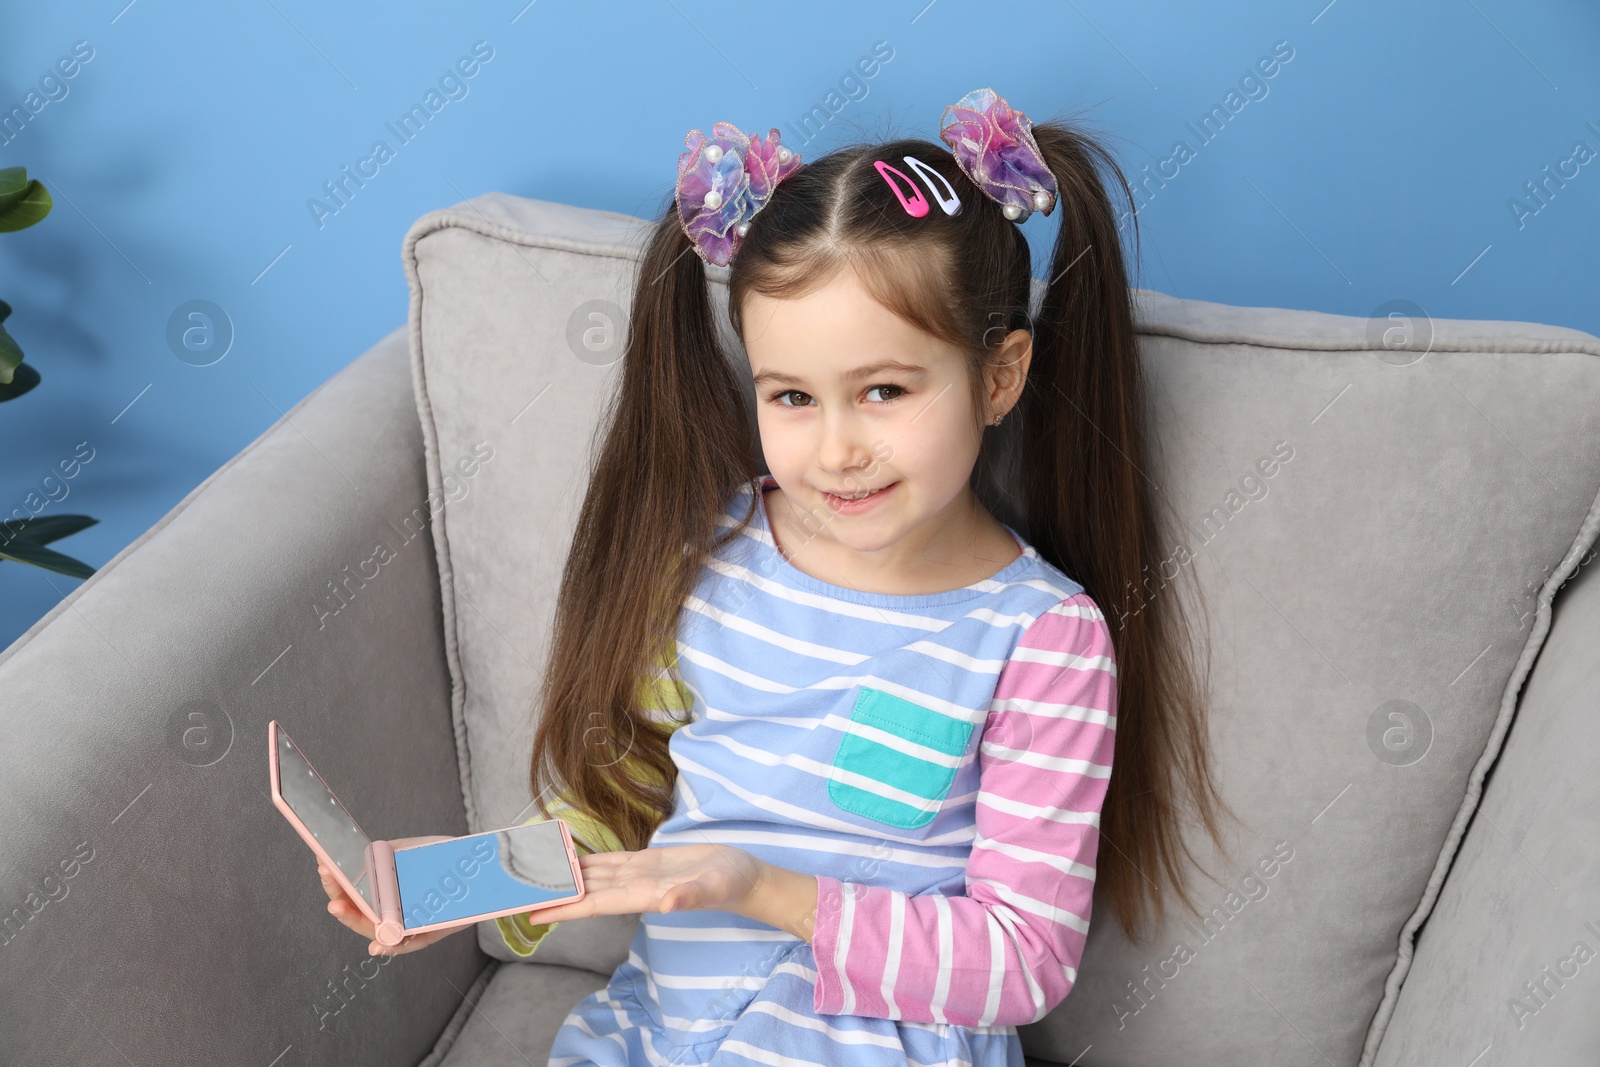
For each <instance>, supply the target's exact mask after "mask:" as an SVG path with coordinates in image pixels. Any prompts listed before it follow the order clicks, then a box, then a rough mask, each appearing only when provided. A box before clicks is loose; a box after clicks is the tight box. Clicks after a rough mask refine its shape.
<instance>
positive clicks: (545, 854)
mask: <svg viewBox="0 0 1600 1067" xmlns="http://www.w3.org/2000/svg"><path fill="white" fill-rule="evenodd" d="M394 867H395V874H396V876H397V877H398V878H399V881H400V909H401V912H402V913H403V915H404V919H405V925H406V929H408V930H409V929H415V928H416V927H419V926H428V925H431V924H433V923H442V922H450V921H452V920H455V919H468V918H471V917H473V916H475V915H488V914H491V913H493V912H497V911H504V910H506V909H508V908H518V909H524V908H526V909H531V908H536V907H538V906H540V905H541V904H548V903H550V902H551V901H553V900H560V899H561V898H562V897H570V896H572V895H574V894H575V893H577V891H578V886H577V883H576V882H575V881H574V880H573V876H572V865H571V863H570V862H569V860H568V859H567V848H566V843H565V842H564V841H563V840H562V837H561V827H560V826H559V825H558V824H557V823H555V822H553V821H544V822H535V823H528V824H527V825H525V826H513V827H511V828H509V829H506V830H499V831H496V832H494V833H488V834H477V835H475V836H473V837H458V838H455V839H453V840H450V841H436V842H433V843H431V844H427V845H417V846H414V847H412V848H403V849H399V850H397V851H396V852H395V854H394Z"/></svg>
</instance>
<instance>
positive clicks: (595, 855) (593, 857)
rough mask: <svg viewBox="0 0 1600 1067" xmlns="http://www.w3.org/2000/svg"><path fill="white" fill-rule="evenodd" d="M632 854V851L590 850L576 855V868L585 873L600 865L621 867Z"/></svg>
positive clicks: (600, 866)
mask: <svg viewBox="0 0 1600 1067" xmlns="http://www.w3.org/2000/svg"><path fill="white" fill-rule="evenodd" d="M634 855H635V853H632V852H591V853H589V854H588V855H586V856H579V857H578V869H579V870H581V871H584V872H586V873H587V872H588V871H590V870H595V869H599V868H602V867H621V866H622V865H623V864H625V863H627V862H628V861H629V860H630V859H631V858H632V857H633V856H634Z"/></svg>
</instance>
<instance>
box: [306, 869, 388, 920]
mask: <svg viewBox="0 0 1600 1067" xmlns="http://www.w3.org/2000/svg"><path fill="white" fill-rule="evenodd" d="M317 873H318V874H319V875H320V876H321V878H322V888H323V889H324V890H325V891H326V892H327V894H328V914H329V915H332V916H333V917H334V918H335V919H338V920H339V921H340V922H341V923H343V924H344V925H345V926H348V927H349V928H350V929H352V930H354V931H355V932H356V933H358V934H360V935H361V936H362V937H368V938H370V937H372V936H373V935H374V933H375V932H376V931H375V929H374V928H373V925H372V920H371V919H369V918H367V917H366V915H364V914H363V913H362V912H361V909H360V908H357V907H356V906H355V905H354V904H353V903H351V901H350V896H349V894H347V893H346V892H345V891H344V887H343V886H341V885H339V883H338V882H336V881H334V879H333V876H332V875H331V874H329V873H328V870H327V868H325V867H323V866H322V865H321V864H318V865H317Z"/></svg>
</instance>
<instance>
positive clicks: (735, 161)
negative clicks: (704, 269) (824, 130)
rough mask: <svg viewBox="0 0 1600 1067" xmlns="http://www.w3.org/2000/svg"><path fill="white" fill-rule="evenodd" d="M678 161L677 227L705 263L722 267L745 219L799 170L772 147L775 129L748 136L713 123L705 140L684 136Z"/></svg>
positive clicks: (744, 229)
mask: <svg viewBox="0 0 1600 1067" xmlns="http://www.w3.org/2000/svg"><path fill="white" fill-rule="evenodd" d="M683 144H684V148H685V149H686V151H685V152H684V153H683V154H682V155H680V156H679V157H678V182H677V186H676V191H675V195H676V198H677V202H678V224H679V225H680V226H682V227H683V232H684V233H685V234H687V235H688V237H689V240H690V241H691V242H693V243H694V250H695V253H696V254H697V255H699V257H700V258H701V259H703V260H705V261H706V262H707V263H714V264H717V265H718V266H724V265H726V264H727V263H728V261H729V260H731V259H732V258H733V254H734V253H735V252H737V251H738V250H739V245H740V243H741V242H742V241H743V240H744V235H745V234H746V233H748V232H749V231H750V220H751V219H753V218H754V217H755V216H756V213H757V212H759V211H760V210H761V209H762V208H764V207H766V206H767V201H768V200H769V199H771V197H772V193H773V190H775V189H776V188H777V187H778V183H779V182H781V181H783V179H785V178H787V177H788V176H789V175H790V174H793V173H794V172H795V171H796V170H797V169H798V168H799V167H800V157H799V156H798V155H796V154H795V153H794V152H792V151H790V150H789V149H788V148H787V147H785V146H784V145H781V144H779V143H778V131H777V130H776V129H772V130H769V131H768V132H767V136H766V137H765V138H762V137H760V136H755V137H751V136H749V135H747V134H745V133H744V132H743V131H742V130H740V129H739V127H737V126H735V125H733V124H732V123H728V122H719V123H717V124H716V125H714V126H712V127H711V136H710V137H709V138H708V137H706V135H705V133H704V132H703V131H701V130H690V131H689V132H688V133H687V134H685V135H684V138H683Z"/></svg>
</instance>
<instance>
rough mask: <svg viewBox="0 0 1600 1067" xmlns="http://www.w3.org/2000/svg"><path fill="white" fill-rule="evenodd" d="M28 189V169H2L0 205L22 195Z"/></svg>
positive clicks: (0, 170)
mask: <svg viewBox="0 0 1600 1067" xmlns="http://www.w3.org/2000/svg"><path fill="white" fill-rule="evenodd" d="M27 188H28V168H27V167H0V205H3V204H5V203H6V202H7V201H8V200H10V199H13V198H15V197H18V196H20V195H22V193H23V192H25V191H26V190H27Z"/></svg>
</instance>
